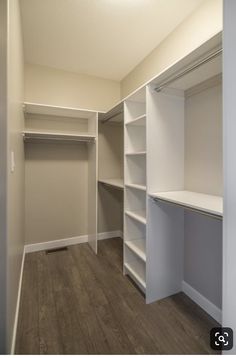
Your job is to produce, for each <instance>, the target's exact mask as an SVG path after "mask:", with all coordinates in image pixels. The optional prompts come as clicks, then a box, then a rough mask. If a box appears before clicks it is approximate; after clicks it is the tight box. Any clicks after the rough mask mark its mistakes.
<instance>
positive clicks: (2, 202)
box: [0, 0, 8, 354]
mask: <svg viewBox="0 0 236 358" xmlns="http://www.w3.org/2000/svg"><path fill="white" fill-rule="evenodd" d="M7 25H8V24H7V0H4V1H0V73H1V81H0V287H1V289H0V354H4V353H6V319H7V317H6V276H7V275H6V261H7V260H6V255H7V225H6V221H7V220H6V217H7V198H6V193H7V76H6V74H7Z"/></svg>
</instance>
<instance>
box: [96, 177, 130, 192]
mask: <svg viewBox="0 0 236 358" xmlns="http://www.w3.org/2000/svg"><path fill="white" fill-rule="evenodd" d="M98 182H99V183H102V184H105V185H109V186H112V187H114V188H118V189H122V190H123V189H124V180H123V179H99V181H98Z"/></svg>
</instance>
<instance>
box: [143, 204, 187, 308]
mask: <svg viewBox="0 0 236 358" xmlns="http://www.w3.org/2000/svg"><path fill="white" fill-rule="evenodd" d="M147 218H148V222H147V240H146V256H147V260H146V265H147V268H146V276H147V290H146V301H147V303H150V302H153V301H156V300H159V299H162V298H165V297H167V296H170V295H173V294H175V293H177V292H180V291H181V285H182V280H183V262H184V261H183V259H184V256H183V254H184V250H183V248H184V210H183V209H182V208H176V207H174V206H171V205H168V204H165V203H156V202H154V201H153V200H152V199H151V198H149V199H148V215H147Z"/></svg>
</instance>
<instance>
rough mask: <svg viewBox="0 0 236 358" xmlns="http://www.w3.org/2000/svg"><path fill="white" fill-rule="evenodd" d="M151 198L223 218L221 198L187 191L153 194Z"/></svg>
mask: <svg viewBox="0 0 236 358" xmlns="http://www.w3.org/2000/svg"><path fill="white" fill-rule="evenodd" d="M150 196H151V197H152V198H154V199H160V200H163V201H166V202H170V203H173V204H177V205H180V206H183V207H185V208H189V209H193V210H197V211H200V212H203V213H207V214H209V215H216V216H219V217H222V216H223V198H222V197H220V196H215V195H207V194H202V193H197V192H192V191H187V190H183V191H169V192H159V193H151V194H150Z"/></svg>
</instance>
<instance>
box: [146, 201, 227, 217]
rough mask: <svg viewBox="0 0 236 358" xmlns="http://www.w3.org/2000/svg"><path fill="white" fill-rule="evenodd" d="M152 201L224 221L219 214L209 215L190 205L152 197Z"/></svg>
mask: <svg viewBox="0 0 236 358" xmlns="http://www.w3.org/2000/svg"><path fill="white" fill-rule="evenodd" d="M150 198H151V200H153V201H154V202H156V203H157V202H161V203H165V204H167V205H173V206H178V207H180V208H183V209H187V210H188V211H192V212H194V213H197V214H201V215H204V216H209V217H211V218H213V219H217V220H222V216H221V215H217V214H211V213H208V212H206V211H204V210H201V209H194V208H191V207H190V206H188V205H184V204H179V203H174V202H171V201H168V200H164V199H159V198H154V197H152V196H150Z"/></svg>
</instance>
